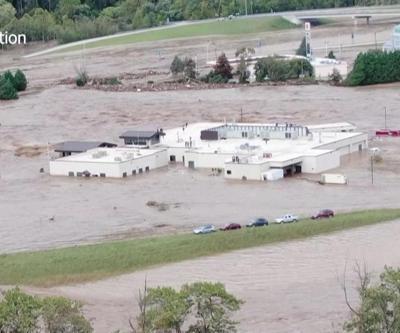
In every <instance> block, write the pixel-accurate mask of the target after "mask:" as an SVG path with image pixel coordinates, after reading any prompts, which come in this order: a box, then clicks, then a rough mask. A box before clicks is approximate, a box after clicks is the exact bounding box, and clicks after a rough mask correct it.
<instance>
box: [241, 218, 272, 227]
mask: <svg viewBox="0 0 400 333" xmlns="http://www.w3.org/2000/svg"><path fill="white" fill-rule="evenodd" d="M265 225H268V221H267V219H265V218H263V217H259V218H257V219H255V220H251V221H250V223H249V224H247V225H246V227H263V226H265Z"/></svg>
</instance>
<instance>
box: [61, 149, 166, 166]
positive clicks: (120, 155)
mask: <svg viewBox="0 0 400 333" xmlns="http://www.w3.org/2000/svg"><path fill="white" fill-rule="evenodd" d="M159 151H160V149H137V148H95V149H90V150H88V151H86V152H84V153H81V154H76V155H71V156H67V157H63V158H59V159H57V160H56V161H62V162H96V163H122V162H126V161H131V160H135V159H139V158H143V157H146V156H150V155H153V154H155V153H157V152H159Z"/></svg>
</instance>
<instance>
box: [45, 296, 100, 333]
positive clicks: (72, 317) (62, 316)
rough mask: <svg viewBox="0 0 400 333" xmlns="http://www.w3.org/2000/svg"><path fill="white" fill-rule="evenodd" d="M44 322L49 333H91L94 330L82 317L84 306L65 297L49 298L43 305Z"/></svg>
mask: <svg viewBox="0 0 400 333" xmlns="http://www.w3.org/2000/svg"><path fill="white" fill-rule="evenodd" d="M41 312H42V317H43V322H44V325H45V327H46V331H47V332H48V333H60V332H66V333H68V332H79V333H91V332H93V328H92V327H91V325H90V323H89V322H88V321H87V320H86V319H85V317H84V316H83V315H82V305H81V304H80V303H78V302H74V301H71V300H69V299H67V298H64V297H47V298H45V299H44V300H43V305H42V311H41Z"/></svg>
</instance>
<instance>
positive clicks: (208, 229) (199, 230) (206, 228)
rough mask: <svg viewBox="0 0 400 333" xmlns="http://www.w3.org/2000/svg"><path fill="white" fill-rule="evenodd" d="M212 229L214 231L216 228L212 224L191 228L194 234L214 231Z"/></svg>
mask: <svg viewBox="0 0 400 333" xmlns="http://www.w3.org/2000/svg"><path fill="white" fill-rule="evenodd" d="M214 231H216V229H215V227H214V226H213V225H212V224H206V225H202V226H200V227H198V228H195V229H193V233H194V234H196V235H199V234H209V233H210V232H214Z"/></svg>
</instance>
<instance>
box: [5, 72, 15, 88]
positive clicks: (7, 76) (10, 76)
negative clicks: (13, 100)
mask: <svg viewBox="0 0 400 333" xmlns="http://www.w3.org/2000/svg"><path fill="white" fill-rule="evenodd" d="M3 77H4V78H5V79H6V80H7V81H10V82H11V84H12V85H13V87H14V88H15V78H14V75H13V74H12V73H11V72H10V71H5V72H4V73H3Z"/></svg>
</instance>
